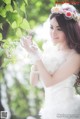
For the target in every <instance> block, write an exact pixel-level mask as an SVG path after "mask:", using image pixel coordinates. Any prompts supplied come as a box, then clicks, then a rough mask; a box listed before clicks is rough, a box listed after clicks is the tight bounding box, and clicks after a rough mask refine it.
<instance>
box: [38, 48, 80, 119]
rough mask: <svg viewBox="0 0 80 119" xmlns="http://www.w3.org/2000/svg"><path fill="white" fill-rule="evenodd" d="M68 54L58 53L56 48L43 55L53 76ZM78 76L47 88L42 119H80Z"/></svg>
mask: <svg viewBox="0 0 80 119" xmlns="http://www.w3.org/2000/svg"><path fill="white" fill-rule="evenodd" d="M67 57H68V54H67V53H63V52H61V51H58V49H57V48H56V47H51V48H49V49H48V48H46V50H44V53H43V58H42V60H43V63H44V65H45V67H46V69H47V70H48V71H49V72H50V73H51V74H52V73H54V72H55V71H56V70H57V69H58V68H59V67H60V66H61V65H62V63H64V62H65V60H66V58H67ZM76 79H77V75H75V74H72V75H71V76H70V77H68V78H67V79H65V80H64V81H61V82H59V83H58V84H56V85H54V86H50V87H48V88H47V87H45V85H44V83H43V86H44V90H45V101H44V104H43V107H42V108H41V110H40V112H39V115H40V116H41V119H80V96H79V95H77V94H76V91H75V88H74V83H75V81H76Z"/></svg>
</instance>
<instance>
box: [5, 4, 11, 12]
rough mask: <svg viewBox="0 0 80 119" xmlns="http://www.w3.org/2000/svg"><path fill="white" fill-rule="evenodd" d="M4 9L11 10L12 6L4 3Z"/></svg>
mask: <svg viewBox="0 0 80 119" xmlns="http://www.w3.org/2000/svg"><path fill="white" fill-rule="evenodd" d="M5 9H6V11H11V12H12V11H13V8H12V6H11V5H10V4H8V5H6V7H5Z"/></svg>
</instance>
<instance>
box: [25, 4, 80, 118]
mask: <svg viewBox="0 0 80 119" xmlns="http://www.w3.org/2000/svg"><path fill="white" fill-rule="evenodd" d="M78 20H79V16H78V13H77V11H76V9H75V8H74V7H73V6H72V5H69V4H63V5H62V6H60V7H53V8H52V9H51V15H50V35H51V39H52V43H53V44H54V45H53V47H52V48H50V49H48V51H44V52H43V54H41V53H40V52H39V49H38V48H37V47H36V46H35V45H34V44H33V43H32V41H31V39H32V38H31V36H28V37H27V38H24V40H23V47H24V48H25V49H26V50H27V51H28V52H29V54H30V55H31V56H32V58H33V59H34V65H33V66H32V68H31V73H30V81H31V83H32V84H33V85H36V84H37V83H38V81H39V79H38V77H39V76H40V77H41V81H42V82H43V86H44V90H45V101H44V106H43V108H42V109H41V111H40V115H41V119H59V118H61V119H70V118H71V119H80V96H79V95H77V94H76V90H75V88H74V84H75V83H76V82H77V79H78V80H80V79H79V78H80V73H79V72H80V26H79V24H78Z"/></svg>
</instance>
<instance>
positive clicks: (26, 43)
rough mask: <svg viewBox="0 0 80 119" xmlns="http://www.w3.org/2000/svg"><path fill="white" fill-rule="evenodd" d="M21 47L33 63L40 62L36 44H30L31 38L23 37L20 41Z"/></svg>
mask: <svg viewBox="0 0 80 119" xmlns="http://www.w3.org/2000/svg"><path fill="white" fill-rule="evenodd" d="M21 45H22V47H23V48H24V49H26V50H27V52H28V53H29V54H30V56H31V57H32V59H33V62H35V61H37V60H40V50H39V48H38V46H37V45H36V44H34V43H33V42H32V36H27V37H23V38H22V39H21Z"/></svg>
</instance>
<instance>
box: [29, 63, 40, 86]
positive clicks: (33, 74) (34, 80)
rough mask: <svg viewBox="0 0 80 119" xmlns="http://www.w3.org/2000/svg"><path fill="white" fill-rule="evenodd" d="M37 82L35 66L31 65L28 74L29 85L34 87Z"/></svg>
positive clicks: (37, 75) (37, 76) (37, 73)
mask: <svg viewBox="0 0 80 119" xmlns="http://www.w3.org/2000/svg"><path fill="white" fill-rule="evenodd" d="M38 81H39V72H38V69H37V66H36V65H32V67H31V72H30V83H31V84H32V85H33V86H36V85H37V83H38Z"/></svg>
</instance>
